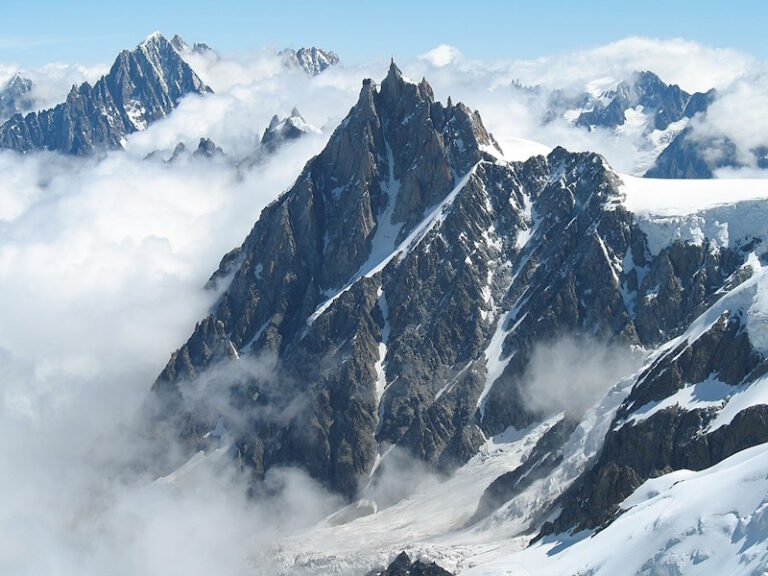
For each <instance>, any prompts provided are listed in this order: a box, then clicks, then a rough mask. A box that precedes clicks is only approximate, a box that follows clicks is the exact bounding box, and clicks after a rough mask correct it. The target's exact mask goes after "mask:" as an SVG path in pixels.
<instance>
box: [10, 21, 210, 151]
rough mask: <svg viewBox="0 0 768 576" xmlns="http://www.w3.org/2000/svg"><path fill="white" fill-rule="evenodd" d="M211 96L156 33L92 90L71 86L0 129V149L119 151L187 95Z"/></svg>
mask: <svg viewBox="0 0 768 576" xmlns="http://www.w3.org/2000/svg"><path fill="white" fill-rule="evenodd" d="M209 92H211V89H210V88H208V87H207V86H206V85H205V84H204V83H203V82H202V81H201V80H200V78H199V77H198V76H197V74H195V72H194V71H193V70H192V69H191V68H190V67H189V65H188V64H187V63H186V62H185V61H184V60H183V59H182V57H181V55H180V54H179V53H178V52H177V51H176V50H175V49H174V47H173V46H172V45H171V43H170V42H168V40H166V39H165V37H163V36H162V34H160V33H154V34H152V35H150V36H149V37H147V39H146V40H144V41H143V42H142V43H141V44H139V45H138V46H137V47H136V48H135V49H134V50H133V51H127V50H124V51H123V52H121V53H120V55H119V56H118V57H117V59H116V60H115V63H114V64H113V65H112V68H111V69H110V71H109V73H108V74H107V75H106V76H103V77H102V78H101V79H100V80H98V81H97V82H96V83H95V84H94V85H93V86H91V85H90V84H88V83H87V82H86V83H83V84H82V85H80V86H73V87H72V90H71V91H70V92H69V94H68V95H67V99H66V101H65V102H64V103H62V104H59V105H58V106H56V107H55V108H52V109H49V110H43V111H41V112H32V113H29V114H27V115H26V116H23V117H22V116H21V115H16V116H14V117H12V118H11V119H10V120H8V121H7V122H5V123H4V124H3V125H2V126H0V147H2V148H10V149H13V150H17V151H19V152H30V151H33V150H54V151H59V152H63V153H65V154H74V155H84V154H89V153H91V152H93V151H95V150H99V149H113V148H120V147H122V145H123V142H124V140H125V137H126V136H127V135H128V134H131V133H133V132H137V131H140V130H144V129H145V128H146V127H147V126H148V125H149V124H151V123H152V122H154V121H156V120H159V119H161V118H164V117H166V116H167V115H168V114H170V113H171V111H173V109H174V108H176V106H178V104H179V101H180V100H181V98H183V97H184V96H186V95H187V94H206V93H209Z"/></svg>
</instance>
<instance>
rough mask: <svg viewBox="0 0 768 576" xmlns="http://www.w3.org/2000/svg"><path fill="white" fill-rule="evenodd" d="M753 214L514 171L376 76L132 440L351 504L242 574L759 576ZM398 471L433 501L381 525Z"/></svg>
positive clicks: (765, 417) (759, 399) (569, 170)
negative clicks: (151, 436)
mask: <svg viewBox="0 0 768 576" xmlns="http://www.w3.org/2000/svg"><path fill="white" fill-rule="evenodd" d="M673 92H675V91H674V90H673ZM675 93H677V92H675ZM683 99H684V100H685V98H683ZM690 100H691V99H690V98H688V99H687V102H688V103H690ZM685 106H687V104H685V105H682V103H681V110H683V111H684V109H685ZM661 108H663V106H662V105H661V104H659V109H661ZM662 115H663V110H661V111H659V110H657V111H656V112H655V116H654V117H655V118H656V120H654V122H661V125H664V124H665V123H666V125H667V126H668V125H669V123H670V122H675V121H676V120H672V119H671V118H667V117H664V118H662V119H659V116H662ZM731 191H733V193H732V194H728V195H726V192H731ZM767 201H768V187H765V186H764V183H763V181H759V180H758V181H752V182H745V181H729V182H725V183H721V182H716V181H710V182H707V183H702V182H694V181H692V182H679V183H674V184H673V183H670V182H666V181H656V180H648V179H638V178H632V177H628V176H623V175H620V174H617V173H616V172H615V171H613V170H612V169H611V167H610V166H609V165H608V164H607V163H606V161H605V160H604V159H603V158H602V157H600V156H599V155H596V154H591V153H571V152H568V151H567V150H565V149H563V148H555V149H554V150H553V151H552V152H550V153H549V154H548V155H546V156H534V157H532V158H530V159H528V160H526V161H523V162H508V161H506V160H505V159H504V157H503V154H502V152H501V150H500V149H499V147H498V145H497V144H496V142H495V141H494V139H493V137H492V136H491V135H490V134H489V133H488V132H487V131H486V130H485V128H484V126H483V123H482V120H481V118H480V115H479V114H478V113H477V112H473V111H471V110H470V109H469V108H467V107H466V106H465V105H464V104H455V105H454V104H453V103H452V102H451V100H450V99H449V100H448V102H447V103H446V105H443V104H441V103H439V102H437V101H435V99H434V95H433V92H432V89H431V87H430V85H429V84H428V83H427V82H426V80H422V81H421V82H419V83H415V82H412V81H410V80H408V79H407V78H406V77H404V76H403V74H402V73H401V72H400V70H399V69H398V68H397V66H395V64H394V63H392V65H391V67H390V70H389V73H388V75H387V77H386V78H385V79H384V80H383V82H382V83H381V84H380V85H377V84H376V83H374V82H373V81H371V80H365V81H364V82H363V87H362V90H361V92H360V95H359V98H358V101H357V103H356V104H355V106H354V107H353V108H352V109H351V110H350V112H349V114H348V115H347V116H346V118H344V120H343V121H342V122H341V124H340V125H339V127H338V128H337V129H336V131H335V132H334V133H333V135H332V136H331V138H330V140H329V142H328V144H327V146H326V147H325V149H324V150H323V151H322V152H321V153H320V154H319V155H318V156H316V157H315V158H313V159H312V160H311V161H310V162H309V163H308V164H307V165H306V166H305V168H304V170H303V171H302V173H301V174H300V175H299V177H298V179H297V180H296V182H295V184H294V185H293V187H292V188H291V189H290V190H288V191H287V192H286V193H284V194H283V195H282V196H281V197H280V198H278V199H277V200H276V201H275V202H274V203H272V204H271V205H270V206H268V207H267V208H266V209H265V210H264V211H263V213H262V214H261V216H260V217H259V219H258V221H257V222H256V223H255V225H254V227H253V229H252V230H251V232H250V234H249V235H248V237H247V238H246V239H245V241H244V242H243V243H242V245H241V246H240V247H238V248H236V249H235V250H233V251H232V252H230V253H229V254H227V255H226V256H225V257H224V258H223V259H222V261H221V265H220V268H219V270H218V271H217V272H216V273H215V274H214V275H213V277H212V278H211V281H210V286H211V287H212V288H214V289H217V290H221V291H222V292H221V296H220V297H219V299H218V301H217V303H216V304H215V306H214V307H213V309H212V310H211V311H210V314H209V315H208V316H207V317H206V318H205V319H203V320H202V321H201V322H199V323H198V324H197V326H195V328H194V331H193V333H192V335H191V336H190V338H189V340H188V341H187V343H186V344H184V345H183V346H182V347H181V348H180V349H179V350H177V351H176V352H174V353H173V355H172V356H171V359H170V361H169V362H168V365H167V366H166V368H165V369H164V370H163V372H162V374H161V375H160V376H159V377H158V379H157V381H156V382H155V385H154V387H153V393H154V402H155V405H154V408H155V409H156V411H155V412H154V414H153V418H154V424H153V425H154V426H159V425H161V424H162V425H163V426H165V427H169V428H171V429H173V430H175V433H176V435H177V437H178V438H179V439H180V440H181V442H182V444H183V445H184V446H185V447H186V450H187V456H191V455H192V454H193V453H195V452H196V451H198V450H208V449H210V448H212V447H216V446H218V445H219V443H220V442H221V438H231V439H232V443H231V449H232V453H233V456H234V457H235V458H236V459H237V461H238V462H239V463H240V465H241V466H242V467H243V469H244V470H245V471H246V472H247V473H248V475H249V477H250V479H251V481H252V485H253V486H254V490H256V491H257V492H258V486H259V483H260V481H261V479H262V478H264V476H265V474H267V473H268V471H269V470H270V469H274V468H278V467H283V466H298V467H300V468H302V469H304V470H306V471H307V472H308V473H309V474H310V475H312V476H313V477H314V478H315V479H317V480H318V481H320V482H321V483H323V484H324V485H325V486H326V487H328V488H329V489H331V490H333V491H335V492H337V493H340V494H342V495H344V496H345V497H346V498H348V499H349V501H350V502H351V507H350V508H348V509H347V510H344V511H341V512H340V513H338V514H337V515H334V516H332V517H329V519H328V520H327V521H326V522H325V523H323V524H321V525H319V526H317V527H315V528H314V529H312V530H310V531H308V532H307V533H302V534H301V535H299V536H297V537H296V539H295V540H289V541H285V542H281V544H280V546H279V547H278V548H277V549H275V550H267V551H264V554H269V555H271V557H272V558H273V559H276V560H277V561H278V563H279V564H280V565H281V566H282V570H283V572H284V573H286V574H292V573H304V572H302V571H306V572H309V573H318V572H322V573H330V574H347V573H360V574H363V573H365V572H366V571H367V570H370V569H377V570H379V571H381V570H383V569H384V566H385V565H386V564H387V563H388V561H389V560H391V559H392V558H395V557H396V556H397V555H398V554H399V552H401V551H402V550H404V549H405V550H407V551H408V552H409V553H410V554H411V557H412V558H419V557H422V558H424V559H426V560H430V561H431V560H437V561H438V564H440V565H441V566H443V568H447V569H449V570H452V571H456V572H458V573H461V574H465V573H466V574H496V573H504V572H505V571H511V572H514V571H515V570H518V571H520V572H521V573H551V574H562V573H584V574H608V573H616V571H617V568H616V564H615V563H616V561H617V559H616V558H615V554H614V553H613V552H614V551H615V548H616V546H617V542H618V543H621V542H624V543H626V542H627V541H628V540H630V539H631V540H632V544H631V546H632V550H633V554H635V553H636V554H635V557H633V559H632V562H633V567H632V570H629V568H628V565H624V566H623V567H622V568H621V570H618V571H619V572H621V573H628V574H657V573H683V572H685V573H688V572H689V571H690V572H696V571H699V572H700V573H719V572H720V571H721V570H722V569H724V568H723V567H724V566H733V565H741V566H747V567H749V570H752V569H753V568H754V569H757V567H763V568H764V567H765V564H764V561H765V560H764V559H765V553H766V544H765V534H764V527H763V526H762V516H763V515H764V514H763V512H762V509H763V507H764V503H763V502H764V495H763V492H764V488H765V482H764V481H763V480H761V478H762V477H764V476H765V471H766V469H767V468H768V464H766V460H765V459H764V458H761V456H762V455H763V452H764V449H763V447H762V446H760V445H761V444H762V443H764V442H766V441H768V396H766V388H765V382H766V381H768V380H766V378H765V374H766V371H767V370H766V369H767V367H768V345H767V344H766V337H765V334H766V318H768V300H766V298H765V294H764V292H765V286H766V282H765V274H764V272H765V270H766V266H768V252H766V248H765V246H766V240H768V225H767V224H766V222H768V218H766V216H768V208H767V207H768V204H767V203H766V202H767ZM403 458H405V459H406V461H407V462H411V463H413V462H416V463H418V466H416V465H415V464H411V465H409V467H410V468H418V467H419V466H421V467H424V469H425V470H428V471H431V472H434V473H440V474H445V475H446V477H445V478H444V479H443V480H442V481H432V482H427V483H422V484H420V485H418V486H417V487H416V489H415V491H414V493H413V494H411V495H410V496H409V497H408V498H406V499H404V500H400V499H399V498H391V497H387V492H386V491H385V490H383V489H382V484H383V483H385V482H386V478H387V475H388V474H392V473H393V470H397V468H398V465H397V462H398V460H401V459H403ZM725 475H727V476H728V480H727V481H726V480H724V476H725ZM761 475H762V476H761ZM720 482H722V483H723V484H725V485H728V486H734V487H735V488H734V493H729V494H728V495H727V496H723V498H722V499H721V500H717V499H711V501H710V500H707V499H706V498H702V497H700V496H693V494H694V492H693V490H694V488H696V487H698V488H700V489H711V487H712V486H715V485H718V484H719V483H720ZM689 488H690V490H689ZM761 490H763V492H761ZM670 503H672V504H673V505H674V506H673V507H671V508H670ZM670 510H673V511H674V514H673V513H672V512H670ZM651 528H652V529H651ZM726 542H727V543H729V544H727V546H726V545H725V543H726ZM605 550H609V551H610V554H608V553H606V552H605ZM407 561H408V562H409V563H410V562H411V560H407ZM405 562H406V559H403V558H402V557H401V558H399V559H398V560H396V561H395V564H394V565H393V566H391V567H390V568H389V570H390V572H387V573H399V572H397V570H399V569H400V568H399V566H400V567H401V568H402V570H408V569H409V568H408V567H407V566H406V565H405ZM739 563H740V564H739ZM271 565H272V564H270V566H271ZM426 565H428V563H425V564H421V563H420V564H419V569H422V568H421V567H422V566H426ZM654 570H656V571H654ZM659 570H662V571H661V572H659ZM664 570H666V572H664ZM675 570H677V572H675ZM745 570H746V568H745ZM438 573H439V572H438ZM745 573H746V572H745Z"/></svg>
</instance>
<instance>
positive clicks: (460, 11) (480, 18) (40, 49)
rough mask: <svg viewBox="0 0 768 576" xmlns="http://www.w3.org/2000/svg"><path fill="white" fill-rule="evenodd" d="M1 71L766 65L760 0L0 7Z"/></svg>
mask: <svg viewBox="0 0 768 576" xmlns="http://www.w3.org/2000/svg"><path fill="white" fill-rule="evenodd" d="M2 15H3V18H2V21H0V62H6V63H10V62H14V63H18V64H21V65H22V66H37V65H41V64H44V63H47V62H51V61H59V62H69V63H74V62H77V63H82V64H96V63H109V62H111V60H112V59H113V58H114V56H115V54H116V53H117V52H118V51H119V50H120V49H121V48H130V47H132V46H134V45H135V44H137V43H138V42H139V41H140V40H141V39H142V38H144V37H145V36H146V35H147V34H149V33H151V32H153V31H155V30H160V31H162V32H163V33H164V34H166V35H168V36H169V37H170V36H171V35H172V34H174V33H175V32H179V33H180V34H181V35H182V36H184V37H185V38H186V39H187V40H190V41H198V42H207V43H209V44H211V45H212V46H214V47H215V48H217V49H219V50H220V51H223V52H243V51H247V50H249V49H253V48H257V47H260V46H264V45H269V46H274V47H276V48H282V47H287V46H292V47H299V46H302V45H318V46H322V47H327V48H330V49H334V50H336V51H337V52H339V54H340V55H341V56H342V58H343V59H344V60H346V61H348V62H358V61H364V60H367V59H371V58H382V57H386V56H390V55H393V56H395V57H396V58H400V59H408V58H411V57H413V56H415V55H417V54H421V53H424V52H426V51H427V50H429V49H431V48H434V47H435V46H437V45H438V44H441V43H448V44H452V45H454V46H456V47H458V48H459V49H460V50H461V51H462V52H463V53H464V54H465V55H467V56H469V57H473V58H482V59H497V58H503V59H511V58H530V57H535V56H539V55H545V54H553V53H560V52H564V51H568V50H574V49H579V48H589V47H593V46H596V45H600V44H604V43H607V42H611V41H613V40H617V39H620V38H623V37H626V36H631V35H642V36H651V37H656V38H662V39H667V38H678V37H682V38H685V39H687V40H695V41H698V42H701V43H704V44H707V45H710V46H715V47H724V48H725V47H728V48H737V49H740V50H743V51H746V52H749V53H751V54H753V55H755V56H758V57H760V58H766V57H768V43H767V42H765V30H764V27H765V25H766V23H768V2H765V1H764V0H731V1H730V2H724V1H722V2H721V1H714V0H698V1H692V0H666V1H659V0H639V1H636V2H632V3H630V2H621V1H620V0H613V1H606V0H591V1H585V2H575V1H571V2H567V1H564V0H548V1H545V0H527V1H524V2H520V1H516V0H508V1H506V2H504V1H497V0H488V1H477V2H471V1H465V2H452V1H450V0H445V1H443V2H417V1H416V0H410V1H404V0H389V1H384V0H379V1H378V2H365V1H363V0H359V1H357V2H343V1H336V2H334V1H332V0H327V1H315V2H309V1H305V0H292V1H290V2H254V1H250V2H248V1H226V0H221V1H219V2H216V1H215V0H208V1H198V0H182V1H176V0H171V1H163V2H159V1H157V0H156V1H148V0H118V1H116V2H115V1H105V0H99V1H96V0H83V1H78V2H62V1H61V0H56V1H55V0H36V1H35V0H27V1H23V0H3V3H2Z"/></svg>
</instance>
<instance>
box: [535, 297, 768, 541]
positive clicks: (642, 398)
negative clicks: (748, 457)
mask: <svg viewBox="0 0 768 576" xmlns="http://www.w3.org/2000/svg"><path fill="white" fill-rule="evenodd" d="M767 369H768V364H767V363H766V361H765V360H764V359H762V357H761V356H760V354H758V353H757V352H756V351H755V350H754V349H753V348H752V345H751V344H750V341H749V338H748V337H747V333H746V332H745V330H744V329H743V324H742V319H741V315H740V314H739V313H738V312H734V313H730V312H724V313H723V315H722V316H721V317H720V318H719V319H718V320H717V321H715V322H714V323H713V324H712V325H711V327H709V328H708V329H707V330H706V331H704V332H703V334H701V335H700V336H698V337H697V338H696V339H695V340H693V341H692V342H689V341H688V339H686V340H684V341H683V342H681V343H680V344H679V345H677V346H673V347H669V348H668V350H667V351H666V353H664V354H662V355H660V356H659V357H658V358H657V359H656V360H655V361H654V362H652V363H651V364H650V366H649V367H648V368H647V369H646V370H645V371H644V372H643V373H642V374H640V376H639V377H638V379H637V382H636V384H635V385H634V387H633V388H632V391H631V392H630V394H629V395H628V396H627V398H626V399H625V401H624V402H623V404H622V405H621V406H620V407H619V410H618V412H617V414H616V417H615V419H614V422H613V424H612V425H611V429H610V431H609V432H608V434H607V435H606V437H605V443H604V445H603V448H602V450H601V452H600V455H599V457H598V459H597V461H596V463H595V464H594V466H593V467H592V468H591V469H589V470H588V471H587V472H586V473H585V474H584V475H583V476H582V477H581V478H580V479H579V481H578V482H577V483H576V484H575V485H574V486H573V487H572V488H571V489H570V490H569V491H568V492H567V493H566V494H565V495H564V497H563V499H562V502H561V503H560V505H561V506H562V507H563V510H562V513H561V514H560V515H559V517H558V518H557V519H556V520H555V521H554V523H551V524H548V525H546V526H545V527H544V529H543V533H552V532H563V531H566V530H574V531H579V530H584V529H587V530H589V529H594V528H598V527H601V526H603V525H604V524H605V523H607V522H610V521H611V520H612V519H613V518H614V516H615V515H616V513H617V512H619V505H620V504H621V502H622V501H623V500H624V499H625V498H626V497H628V496H629V495H630V494H631V493H632V492H633V491H634V490H635V489H636V488H638V487H639V486H640V484H642V483H643V482H644V481H645V480H646V479H648V478H653V477H656V476H660V475H662V474H666V473H668V472H671V471H673V470H680V469H689V470H702V469H704V468H708V467H710V466H712V465H714V464H717V463H718V462H720V461H722V460H724V459H725V458H728V457H729V456H731V455H733V454H735V453H736V452H738V451H740V450H744V449H746V448H749V447H751V446H755V445H757V444H760V443H763V442H768V406H764V405H756V406H750V407H748V408H746V409H745V410H743V411H741V412H739V413H737V414H736V415H735V417H734V418H733V419H732V420H731V421H730V422H728V423H727V424H725V425H722V426H718V427H717V428H714V429H712V428H711V424H712V422H713V419H714V417H715V416H716V415H717V412H718V409H719V408H722V406H724V405H725V404H726V403H727V402H728V397H725V398H723V400H722V405H721V406H717V405H711V403H710V405H709V406H706V407H701V408H699V407H696V406H695V405H694V406H693V407H688V406H680V405H679V404H678V403H674V404H672V405H670V406H668V407H660V408H659V409H658V410H655V411H654V410H653V407H654V405H658V404H659V403H660V402H662V401H664V400H665V399H667V398H669V397H671V396H673V395H674V394H675V393H676V392H678V391H679V390H681V389H683V388H685V387H687V386H695V385H696V384H699V383H701V382H704V381H705V380H708V379H716V381H717V382H721V383H723V385H728V386H732V387H734V390H736V389H737V388H736V387H737V386H739V385H748V384H749V383H751V382H754V381H755V380H756V379H757V378H758V377H760V376H762V375H764V374H765V372H766V370H767ZM638 410H639V412H638V413H639V414H640V418H637V417H633V415H635V412H637V411H638ZM648 410H650V415H648V416H647V417H645V416H643V413H644V412H645V411H648Z"/></svg>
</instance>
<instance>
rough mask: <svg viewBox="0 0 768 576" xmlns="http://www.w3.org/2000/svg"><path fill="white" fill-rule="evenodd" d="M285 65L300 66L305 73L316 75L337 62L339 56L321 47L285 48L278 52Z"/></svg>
mask: <svg viewBox="0 0 768 576" xmlns="http://www.w3.org/2000/svg"><path fill="white" fill-rule="evenodd" d="M278 56H280V57H281V58H282V59H283V61H284V62H285V64H286V66H289V67H297V68H301V69H302V70H304V72H306V73H307V74H312V75H313V76H316V75H317V74H320V73H321V72H323V71H324V70H326V69H328V68H330V67H331V66H335V65H336V64H338V63H339V57H338V56H337V55H336V53H335V52H332V51H330V50H323V49H322V48H315V47H314V46H312V47H311V48H299V49H298V50H294V49H292V48H286V49H285V50H282V51H280V52H279V53H278Z"/></svg>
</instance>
